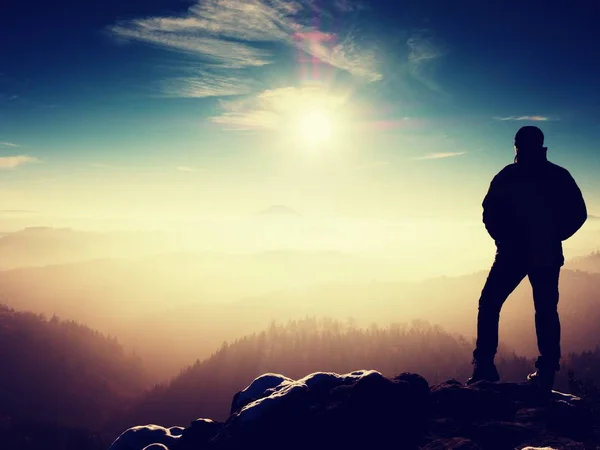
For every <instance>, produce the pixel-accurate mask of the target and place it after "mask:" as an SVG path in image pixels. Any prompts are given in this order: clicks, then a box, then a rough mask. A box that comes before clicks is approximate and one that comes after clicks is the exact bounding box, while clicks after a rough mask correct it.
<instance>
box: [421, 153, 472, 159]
mask: <svg viewBox="0 0 600 450" xmlns="http://www.w3.org/2000/svg"><path fill="white" fill-rule="evenodd" d="M466 153H467V152H440V153H430V154H428V155H425V156H419V157H417V158H413V159H417V160H424V159H443V158H452V157H454V156H460V155H464V154H466Z"/></svg>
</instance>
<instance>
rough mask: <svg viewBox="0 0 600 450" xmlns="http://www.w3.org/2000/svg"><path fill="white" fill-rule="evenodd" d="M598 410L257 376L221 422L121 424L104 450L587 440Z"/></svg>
mask: <svg viewBox="0 0 600 450" xmlns="http://www.w3.org/2000/svg"><path fill="white" fill-rule="evenodd" d="M598 422H599V421H598V418H597V417H596V416H595V414H594V412H593V410H592V408H591V405H589V404H587V402H586V401H584V400H582V399H580V398H578V397H575V396H572V395H567V394H562V393H559V392H555V391H553V392H552V393H544V392H541V391H539V390H538V389H536V388H535V387H534V386H530V385H527V384H525V383H523V384H517V383H487V382H480V383H476V384H474V385H472V386H468V387H466V386H464V385H463V384H461V383H459V382H457V381H455V380H451V381H448V382H445V383H442V384H439V385H435V386H429V385H428V383H427V381H426V380H425V379H423V378H422V377H420V376H419V375H416V374H411V373H403V374H401V375H399V376H397V377H395V378H387V377H385V376H383V375H382V374H381V373H379V372H376V371H357V372H352V373H349V374H344V375H338V374H335V373H322V372H319V373H314V374H311V375H309V376H307V377H305V378H302V379H300V380H292V379H290V378H287V377H284V376H282V375H277V374H265V375H263V376H261V377H259V378H257V379H256V380H254V381H253V382H252V383H251V384H250V385H249V386H248V387H247V388H246V389H244V390H242V391H240V392H238V393H237V394H236V395H235V397H234V399H233V401H232V405H231V415H230V417H229V419H227V420H226V421H225V422H224V423H219V422H214V421H212V420H210V419H197V420H194V421H193V422H192V423H191V425H190V426H189V427H187V428H182V427H171V428H164V427H160V426H157V425H148V426H142V427H134V428H131V429H129V430H127V431H125V432H124V433H123V434H122V435H121V436H120V437H119V438H118V439H117V440H116V441H115V442H114V443H113V445H112V446H111V448H110V450H144V449H153V450H154V449H159V448H163V447H164V448H167V449H168V450H192V449H193V450H204V449H206V450H224V449H228V450H235V449H242V448H243V449H248V448H256V449H259V448H260V449H263V450H270V449H284V448H285V449H306V448H312V449H320V448H323V449H326V448H340V449H364V448H372V449H380V448H381V449H383V448H394V449H424V450H437V449H440V450H441V449H455V450H459V449H460V450H476V449H481V450H487V449H493V450H503V449H506V450H513V449H525V448H528V449H529V450H531V449H532V448H551V449H568V450H578V449H586V448H596V445H597V444H600V437H599V434H598V433H597V431H596V430H597V425H598Z"/></svg>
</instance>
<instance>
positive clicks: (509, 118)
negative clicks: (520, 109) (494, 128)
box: [494, 116, 550, 122]
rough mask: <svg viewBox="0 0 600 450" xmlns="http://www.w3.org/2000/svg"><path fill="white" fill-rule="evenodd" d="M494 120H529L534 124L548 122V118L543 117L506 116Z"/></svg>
mask: <svg viewBox="0 0 600 450" xmlns="http://www.w3.org/2000/svg"><path fill="white" fill-rule="evenodd" d="M494 119H496V120H530V121H534V122H545V121H547V120H550V118H549V117H545V116H507V117H494Z"/></svg>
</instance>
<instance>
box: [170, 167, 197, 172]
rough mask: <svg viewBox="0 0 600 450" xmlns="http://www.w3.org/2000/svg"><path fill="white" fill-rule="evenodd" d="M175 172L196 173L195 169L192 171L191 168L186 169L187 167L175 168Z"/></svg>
mask: <svg viewBox="0 0 600 450" xmlns="http://www.w3.org/2000/svg"><path fill="white" fill-rule="evenodd" d="M175 169H176V170H179V171H180V172H197V171H198V170H197V169H194V168H193V167H188V166H177V167H175Z"/></svg>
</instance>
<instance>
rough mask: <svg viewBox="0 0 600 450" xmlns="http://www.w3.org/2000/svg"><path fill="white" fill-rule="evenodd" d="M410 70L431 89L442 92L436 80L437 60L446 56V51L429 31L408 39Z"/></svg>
mask: <svg viewBox="0 0 600 450" xmlns="http://www.w3.org/2000/svg"><path fill="white" fill-rule="evenodd" d="M406 44H407V46H408V71H409V73H410V74H411V75H412V76H413V77H414V78H415V79H417V80H418V81H420V82H421V83H423V84H424V85H425V86H427V87H428V88H429V89H431V90H433V91H437V92H442V89H441V87H440V85H439V84H438V83H437V82H436V81H435V80H434V78H433V74H434V71H435V62H436V61H437V59H439V58H440V57H442V56H444V54H445V51H444V49H443V48H442V46H441V45H440V44H439V43H437V42H436V41H435V39H434V37H433V35H431V34H430V33H428V32H425V31H422V32H420V33H417V34H414V35H413V36H411V37H410V38H409V39H408V41H407V43H406Z"/></svg>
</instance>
